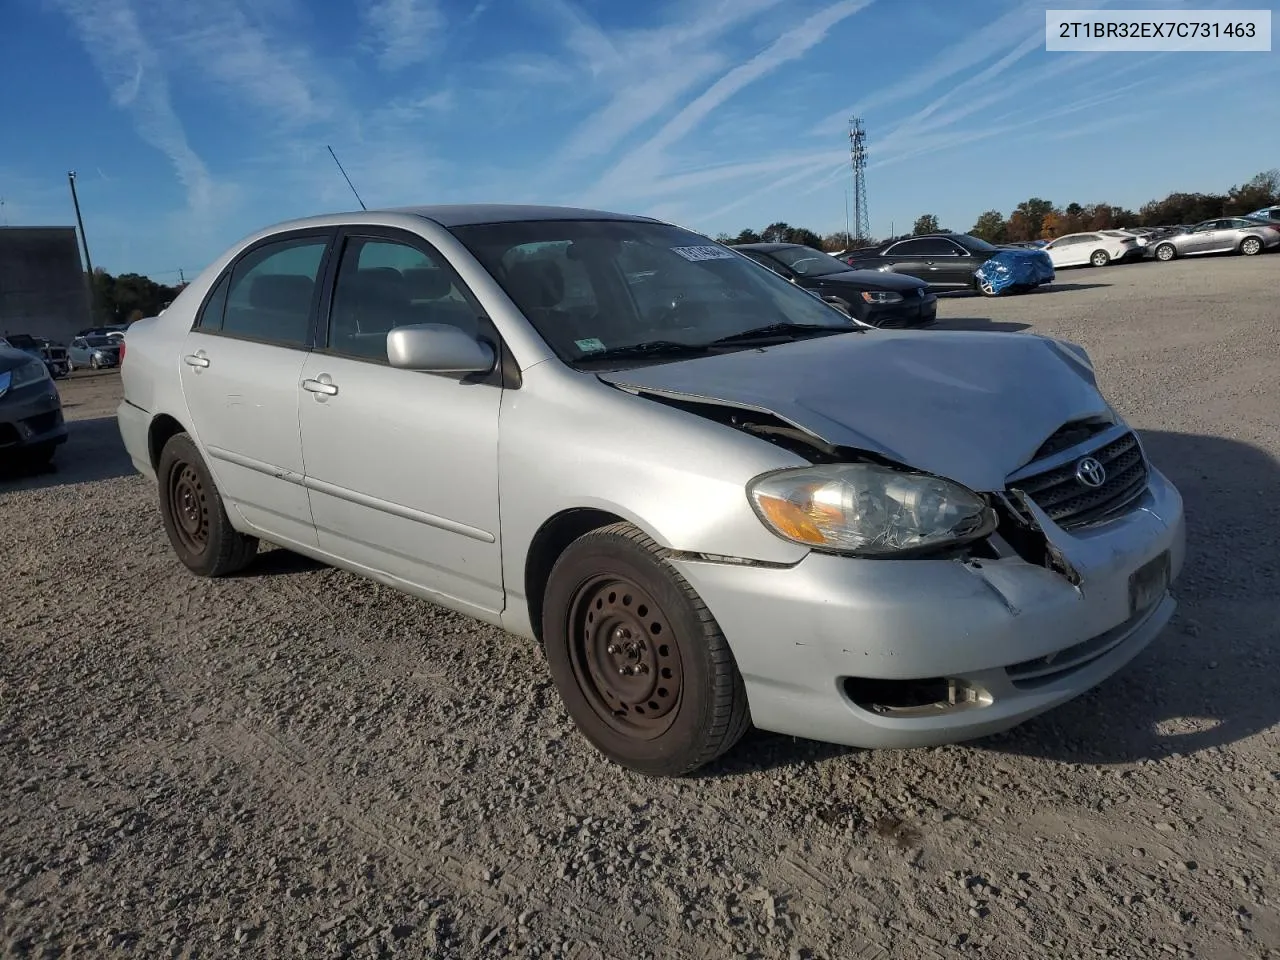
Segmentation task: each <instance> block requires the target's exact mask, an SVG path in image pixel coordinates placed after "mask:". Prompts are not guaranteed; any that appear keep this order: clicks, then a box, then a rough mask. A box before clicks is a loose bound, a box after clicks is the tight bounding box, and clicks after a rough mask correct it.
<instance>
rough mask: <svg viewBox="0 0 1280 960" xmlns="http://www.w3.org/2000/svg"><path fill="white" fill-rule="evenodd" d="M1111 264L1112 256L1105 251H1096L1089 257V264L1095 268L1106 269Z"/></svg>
mask: <svg viewBox="0 0 1280 960" xmlns="http://www.w3.org/2000/svg"><path fill="white" fill-rule="evenodd" d="M1110 262H1111V254H1109V253H1107V251H1105V250H1095V251H1093V253H1092V254H1090V256H1089V263H1090V264H1091V265H1092V266H1095V267H1105V266H1106V265H1107V264H1109V263H1110Z"/></svg>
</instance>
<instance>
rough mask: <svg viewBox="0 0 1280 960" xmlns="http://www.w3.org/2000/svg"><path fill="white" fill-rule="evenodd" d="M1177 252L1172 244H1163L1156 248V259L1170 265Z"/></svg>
mask: <svg viewBox="0 0 1280 960" xmlns="http://www.w3.org/2000/svg"><path fill="white" fill-rule="evenodd" d="M1176 252H1177V251H1176V250H1174V249H1173V245H1172V244H1169V243H1162V244H1160V246H1158V247H1156V259H1157V260H1163V261H1164V262H1165V263H1168V262H1169V261H1170V260H1172V259H1173V255H1174V254H1175V253H1176Z"/></svg>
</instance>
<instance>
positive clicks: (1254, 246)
mask: <svg viewBox="0 0 1280 960" xmlns="http://www.w3.org/2000/svg"><path fill="white" fill-rule="evenodd" d="M1240 252H1241V253H1243V254H1244V255H1245V256H1246V257H1252V256H1254V255H1255V254H1258V253H1261V252H1262V241H1261V240H1259V239H1258V238H1257V237H1245V238H1244V242H1243V243H1242V244H1240Z"/></svg>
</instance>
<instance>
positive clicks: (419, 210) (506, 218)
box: [262, 203, 661, 233]
mask: <svg viewBox="0 0 1280 960" xmlns="http://www.w3.org/2000/svg"><path fill="white" fill-rule="evenodd" d="M387 215H391V216H396V215H400V216H405V215H408V216H414V217H422V218H423V219H424V220H432V221H434V222H435V223H438V224H439V225H440V226H442V227H446V228H448V227H468V226H477V225H479V224H487V223H530V222H534V221H537V220H615V221H618V220H621V221H629V222H633V223H660V222H661V221H659V220H655V219H654V218H652V217H641V216H637V215H635V214H629V213H611V212H608V211H605V210H592V209H588V208H585V207H558V206H549V205H541V204H523V203H442V204H433V205H422V206H410V207H382V208H379V209H374V210H351V211H347V212H345V213H329V214H320V215H318V216H314V217H303V218H300V219H297V220H289V221H286V222H284V223H277V224H274V225H273V226H270V227H267V228H266V229H265V230H263V231H262V233H278V232H281V231H284V230H298V229H304V228H306V227H313V226H315V227H319V226H325V227H329V226H333V225H334V224H335V223H352V224H361V223H370V222H378V221H379V220H381V219H382V218H384V217H386V216H387Z"/></svg>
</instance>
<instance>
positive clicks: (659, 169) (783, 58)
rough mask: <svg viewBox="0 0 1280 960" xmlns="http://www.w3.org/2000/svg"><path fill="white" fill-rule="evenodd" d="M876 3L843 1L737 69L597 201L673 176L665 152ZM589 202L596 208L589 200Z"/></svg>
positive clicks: (628, 159) (671, 124)
mask: <svg viewBox="0 0 1280 960" xmlns="http://www.w3.org/2000/svg"><path fill="white" fill-rule="evenodd" d="M870 3H871V0H840V2H838V3H833V4H831V5H829V6H827V7H824V8H823V9H821V10H819V11H818V12H817V13H814V14H812V15H811V16H809V17H808V18H807V19H805V20H803V21H801V22H800V24H799V25H797V26H796V27H794V28H792V29H791V30H788V31H787V32H786V33H784V34H783V35H782V36H781V37H779V38H778V39H777V40H775V41H774V42H773V43H771V44H770V45H769V46H768V47H766V48H765V49H764V50H763V51H761V52H760V53H758V54H756V55H755V56H754V57H752V58H751V59H749V60H747V61H746V62H745V63H743V64H741V65H739V66H737V67H734V68H733V69H732V70H730V71H729V72H727V73H725V74H724V75H723V76H721V77H720V78H719V79H718V80H716V81H715V82H714V83H713V84H711V86H710V87H708V88H707V89H706V90H705V91H704V92H703V93H702V94H701V95H700V96H698V97H697V98H695V99H694V100H693V101H692V102H691V103H689V104H688V105H687V106H686V107H684V109H682V110H681V111H680V112H679V113H677V114H676V115H675V116H674V117H673V118H672V119H671V120H669V121H667V123H666V124H665V125H664V126H663V127H662V128H661V129H660V130H659V131H658V132H657V133H656V134H654V135H653V136H652V137H651V138H650V139H649V140H648V141H647V142H645V143H644V144H642V145H641V146H640V147H638V148H637V149H635V150H634V151H628V153H627V155H626V156H625V157H624V158H623V159H622V160H621V161H620V162H619V163H617V164H616V165H615V166H614V167H613V168H612V169H611V170H609V171H608V172H607V173H606V174H605V175H604V176H603V177H602V178H601V179H600V180H599V181H598V182H597V184H596V185H595V187H594V188H593V189H592V190H591V191H590V195H592V196H601V195H605V196H617V195H619V194H623V193H625V192H626V191H631V192H633V194H634V193H636V192H639V193H640V194H643V193H644V192H645V190H646V189H652V188H653V186H654V185H655V183H656V181H657V180H658V179H659V178H661V177H662V176H663V175H664V174H665V173H666V172H667V166H668V164H667V161H666V157H665V152H666V150H667V149H669V148H670V147H672V146H673V145H675V144H676V143H678V142H679V141H680V140H682V139H684V138H685V137H686V136H688V135H689V134H690V133H691V132H692V131H693V130H694V129H695V128H696V127H697V126H698V125H699V124H700V123H702V122H703V121H704V120H705V119H706V118H707V117H708V116H710V115H711V114H712V113H713V112H714V111H715V110H717V109H718V108H719V107H720V106H721V105H722V104H723V103H725V102H726V101H727V100H729V99H730V98H731V97H733V96H734V95H735V94H737V93H738V92H740V91H741V90H743V89H744V88H745V87H747V86H748V85H750V84H752V83H754V82H755V81H757V80H759V79H760V78H762V77H765V76H768V75H769V74H770V73H772V72H773V71H775V70H777V69H778V68H779V67H781V66H782V65H784V64H786V63H788V62H790V61H792V60H795V59H796V58H797V57H800V56H803V55H804V54H805V53H807V52H808V51H809V50H811V49H812V48H813V47H815V46H817V45H818V44H819V43H821V42H822V41H823V40H824V39H825V38H826V36H827V33H828V31H830V30H831V28H832V27H834V26H836V25H837V24H838V23H840V22H841V21H843V20H847V19H848V18H849V17H851V16H853V15H854V14H855V13H857V12H858V11H860V10H862V9H863V8H865V7H866V6H868V5H869V4H870ZM588 202H593V201H590V200H588Z"/></svg>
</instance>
